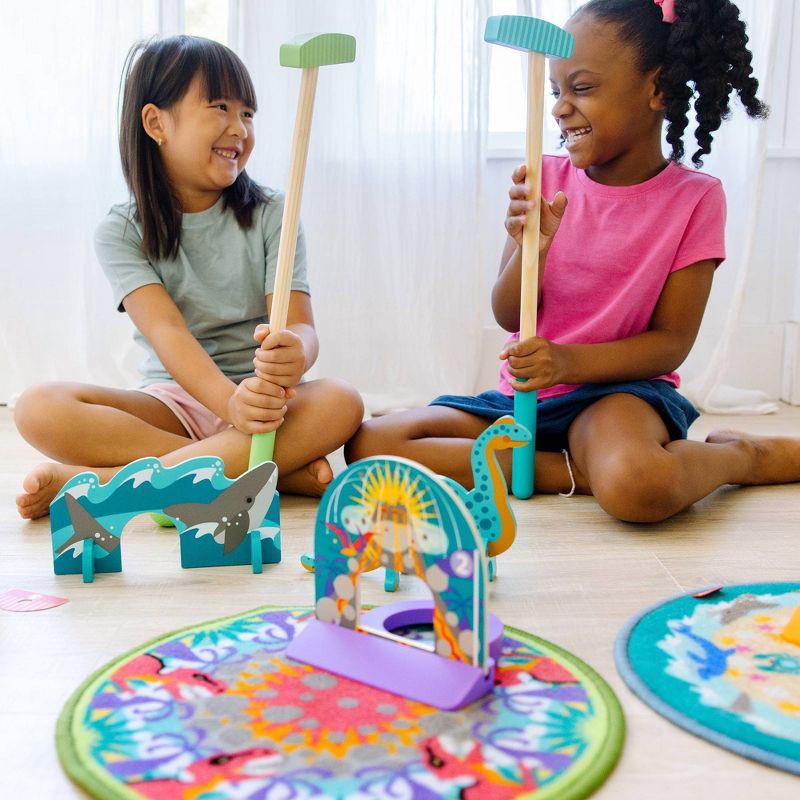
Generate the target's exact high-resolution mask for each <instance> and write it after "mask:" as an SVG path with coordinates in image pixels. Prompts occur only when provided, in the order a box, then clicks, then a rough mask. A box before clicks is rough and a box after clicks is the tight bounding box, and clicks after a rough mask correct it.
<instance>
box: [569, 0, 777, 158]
mask: <svg viewBox="0 0 800 800" xmlns="http://www.w3.org/2000/svg"><path fill="white" fill-rule="evenodd" d="M579 14H591V15H592V16H593V17H594V18H595V19H597V20H598V21H600V22H608V23H613V24H614V25H616V26H617V28H618V36H619V38H620V39H621V40H622V41H623V42H626V43H628V44H631V45H633V46H634V47H635V48H636V50H637V51H638V53H639V58H638V63H639V67H640V69H641V70H642V72H649V71H650V70H653V69H655V68H657V67H658V66H661V68H662V69H661V75H660V77H659V88H660V89H661V90H662V92H663V93H664V105H665V110H664V117H665V119H666V121H667V142H668V143H669V145H670V147H671V148H672V152H671V154H670V159H671V160H672V161H682V160H683V156H684V146H683V135H684V133H685V131H686V127H687V125H688V123H689V119H688V111H689V106H690V103H691V100H692V98H693V97H696V99H695V101H694V110H695V114H696V117H697V128H696V130H695V134H694V135H695V139H696V140H697V144H698V145H699V149H698V150H697V151H696V152H695V153H694V154H693V155H692V163H693V164H694V165H695V166H696V167H701V166H702V165H703V156H704V155H707V154H708V153H710V152H711V142H712V141H713V139H714V136H713V133H714V131H716V130H717V129H718V128H719V126H720V125H721V123H722V120H724V119H726V118H727V117H728V116H730V113H731V109H730V102H729V101H730V95H731V92H733V91H734V90H735V91H736V93H737V94H738V96H739V100H740V101H741V103H742V105H743V106H744V108H745V110H746V111H747V114H748V116H750V117H759V118H762V119H763V118H764V117H766V116H767V114H768V113H769V109H768V108H767V106H766V105H764V103H762V102H761V101H760V100H759V99H758V98H757V97H756V92H758V81H757V80H756V79H755V78H754V77H753V69H752V66H751V62H752V58H753V54H752V53H751V52H750V50H748V49H747V42H748V38H747V33H746V32H745V24H744V22H742V20H741V19H739V9H738V8H737V7H736V5H735V4H734V3H731V2H730V0H675V15H676V17H677V19H676V20H675V21H674V22H673V23H666V22H664V21H663V20H662V15H661V8H660V7H659V6H657V5H656V4H655V3H654V2H653V0H589V2H588V3H585V4H584V5H582V6H581V7H580V8H578V10H577V11H576V12H575V14H574V15H573V16H577V15H579Z"/></svg>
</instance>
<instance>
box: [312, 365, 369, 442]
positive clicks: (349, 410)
mask: <svg viewBox="0 0 800 800" xmlns="http://www.w3.org/2000/svg"><path fill="white" fill-rule="evenodd" d="M320 383H321V388H322V390H323V392H324V397H325V402H326V404H327V407H328V409H330V411H331V414H330V416H329V417H328V418H329V419H334V420H336V424H337V425H338V426H339V427H340V428H341V430H342V432H343V433H342V435H343V436H344V437H345V438H348V439H349V438H350V437H351V436H352V435H353V433H354V432H355V431H356V430H357V429H358V426H359V425H360V424H361V420H362V419H364V401H363V400H362V398H361V395H360V394H359V393H358V390H357V389H356V388H355V387H354V386H352V385H351V384H349V383H347V381H343V380H339V379H338V378H323V379H321V380H320Z"/></svg>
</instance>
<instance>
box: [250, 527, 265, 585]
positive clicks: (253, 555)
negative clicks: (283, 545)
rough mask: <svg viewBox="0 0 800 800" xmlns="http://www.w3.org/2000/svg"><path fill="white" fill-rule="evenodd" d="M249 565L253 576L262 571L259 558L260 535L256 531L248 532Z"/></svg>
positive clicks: (261, 560) (261, 561)
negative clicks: (251, 567)
mask: <svg viewBox="0 0 800 800" xmlns="http://www.w3.org/2000/svg"><path fill="white" fill-rule="evenodd" d="M250 563H251V564H252V565H253V574H254V575H260V574H261V571H262V569H263V567H262V564H263V559H262V558H261V535H260V534H259V532H258V531H250Z"/></svg>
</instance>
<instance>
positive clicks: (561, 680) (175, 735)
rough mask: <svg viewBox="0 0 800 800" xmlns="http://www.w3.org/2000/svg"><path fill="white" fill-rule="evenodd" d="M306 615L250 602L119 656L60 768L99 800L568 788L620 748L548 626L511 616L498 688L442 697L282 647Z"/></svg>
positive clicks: (74, 720) (596, 697)
mask: <svg viewBox="0 0 800 800" xmlns="http://www.w3.org/2000/svg"><path fill="white" fill-rule="evenodd" d="M311 618H312V612H311V610H310V609H308V608H292V609H285V608H283V609H279V608H274V607H272V608H262V609H258V610H255V611H248V612H247V613H244V614H241V615H239V616H235V617H229V618H227V619H222V620H217V621H214V622H207V623H203V624H201V625H197V626H194V627H192V628H187V629H185V630H182V631H178V632H175V633H171V634H167V635H165V636H163V637H161V638H159V639H157V640H154V641H152V642H149V643H147V644H144V645H142V646H141V647H139V648H137V649H136V650H134V651H132V652H130V653H127V654H126V655H124V656H122V657H120V658H117V659H115V660H114V661H112V662H110V663H109V664H107V665H106V666H104V667H103V668H101V669H100V670H98V671H97V672H96V673H95V674H94V675H92V676H90V677H89V678H88V679H87V680H86V681H85V682H84V683H83V685H82V686H80V687H79V688H78V690H77V691H76V692H75V694H74V695H73V696H72V698H71V699H70V701H69V702H68V704H67V705H66V707H65V708H64V710H63V712H62V714H61V717H60V719H59V722H58V730H57V746H58V753H59V757H60V759H61V762H62V764H63V766H64V768H65V770H66V771H67V773H68V774H69V775H70V777H71V778H72V779H73V780H74V781H76V782H77V783H78V784H80V785H81V786H82V787H84V788H85V789H86V790H87V791H88V792H90V793H91V794H92V795H94V796H95V797H99V798H103V800H107V799H108V798H136V797H149V798H163V799H166V798H193V800H212V799H213V800H221V799H222V798H226V799H227V798H230V799H231V800H235V799H236V798H248V800H272V798H275V799H276V800H277V798H281V800H293V799H294V798H297V799H298V800H299V798H309V797H318V798H394V799H395V800H396V798H400V797H402V798H407V799H408V800H430V799H431V798H439V797H442V798H454V799H455V798H466V800H489V799H490V798H491V799H495V798H496V799H498V800H499V798H512V797H536V798H557V800H570V799H571V798H582V797H586V796H587V795H589V794H591V792H592V791H594V789H595V788H597V786H599V785H600V784H601V783H602V782H603V780H605V778H606V777H607V775H608V774H609V773H610V771H611V770H612V769H613V767H614V765H615V763H616V761H617V759H618V758H619V754H620V751H621V749H622V742H623V738H624V721H623V717H622V713H621V710H620V706H619V703H618V701H617V699H616V697H615V696H614V694H613V693H612V691H611V689H610V688H609V687H608V685H607V684H606V683H605V681H603V679H602V678H600V676H599V675H597V673H595V672H594V671H593V670H592V669H591V668H590V667H588V666H587V665H586V664H584V663H583V662H582V661H580V660H579V659H578V658H576V657H575V656H573V655H571V654H569V653H567V652H566V651H564V650H562V649H560V648H558V647H556V646H555V645H552V644H550V643H548V642H546V641H544V640H542V639H539V638H537V637H535V636H532V635H531V634H528V633H525V632H524V631H520V630H515V629H513V628H506V629H505V635H504V639H503V644H502V656H501V658H500V660H499V663H498V668H497V683H496V687H495V689H494V691H493V692H492V693H490V694H489V695H487V696H486V697H484V698H482V699H481V700H479V701H477V702H476V703H473V704H472V705H471V706H468V707H467V708H465V709H462V710H460V711H455V712H447V711H441V710H439V709H436V708H433V707H431V706H428V705H424V704H422V703H417V702H413V701H410V700H406V699H404V698H402V697H399V696H398V695H394V694H390V693H388V692H384V691H380V690H377V689H374V688H371V687H369V686H365V685H364V684H360V683H355V682H353V681H350V680H348V679H346V678H341V677H337V676H335V675H332V674H330V673H327V672H322V671H320V670H316V669H314V668H313V667H310V666H307V665H305V664H300V663H298V662H294V661H291V660H290V659H287V658H286V657H285V649H286V647H287V645H288V644H289V642H290V641H291V640H292V638H293V637H294V636H295V635H296V634H297V633H298V632H299V631H300V630H302V628H303V627H304V625H305V624H306V623H307V622H308V620H309V619H311ZM418 635H424V633H422V634H418ZM412 638H413V637H412ZM398 646H399V647H400V646H402V645H398ZM421 679H423V680H424V676H421Z"/></svg>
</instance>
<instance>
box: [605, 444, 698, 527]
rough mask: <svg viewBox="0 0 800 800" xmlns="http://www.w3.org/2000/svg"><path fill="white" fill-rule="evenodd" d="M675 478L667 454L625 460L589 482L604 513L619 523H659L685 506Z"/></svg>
mask: <svg viewBox="0 0 800 800" xmlns="http://www.w3.org/2000/svg"><path fill="white" fill-rule="evenodd" d="M679 478H680V476H679V475H678V474H677V464H676V462H675V459H674V458H673V457H672V456H670V454H669V453H667V452H662V453H657V454H655V455H654V456H651V455H647V454H643V455H642V456H641V457H632V456H627V457H625V458H624V459H623V458H620V459H619V460H618V461H615V462H613V463H612V464H610V465H608V467H607V469H606V470H605V471H604V473H603V474H602V475H601V476H599V478H598V479H597V480H596V481H592V493H593V494H594V496H595V498H596V499H597V502H598V503H599V504H600V506H601V508H602V509H603V510H604V511H605V512H606V513H608V514H610V515H611V516H612V517H616V518H617V519H620V520H622V521H623V522H661V521H662V520H665V519H668V518H669V517H671V516H673V515H674V514H677V513H678V511H681V510H682V509H683V508H684V506H685V503H684V492H683V490H682V488H681V481H680V479H679Z"/></svg>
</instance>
